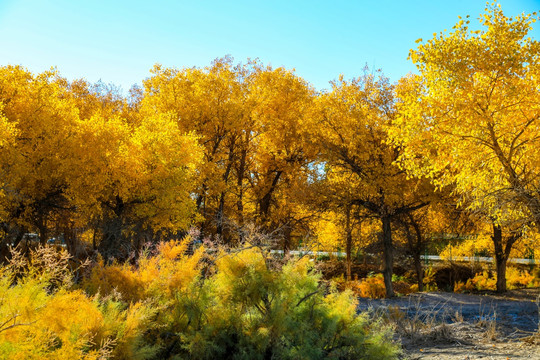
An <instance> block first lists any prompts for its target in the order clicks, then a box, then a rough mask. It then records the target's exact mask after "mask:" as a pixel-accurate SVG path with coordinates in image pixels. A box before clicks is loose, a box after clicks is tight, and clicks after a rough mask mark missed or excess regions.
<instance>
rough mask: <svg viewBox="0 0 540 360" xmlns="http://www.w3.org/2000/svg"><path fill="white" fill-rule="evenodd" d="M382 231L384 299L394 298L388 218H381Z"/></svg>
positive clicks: (391, 249)
mask: <svg viewBox="0 0 540 360" xmlns="http://www.w3.org/2000/svg"><path fill="white" fill-rule="evenodd" d="M381 220H382V230H383V258H384V269H383V277H384V287H385V289H386V297H388V298H390V297H394V296H395V294H394V289H393V287H392V273H393V267H394V254H393V250H394V249H393V245H392V227H391V224H390V217H389V216H383V217H382V219H381Z"/></svg>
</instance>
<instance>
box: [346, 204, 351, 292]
mask: <svg viewBox="0 0 540 360" xmlns="http://www.w3.org/2000/svg"><path fill="white" fill-rule="evenodd" d="M345 215H346V224H345V231H346V232H347V239H346V242H345V254H346V265H347V281H351V280H352V274H351V251H352V229H351V206H350V205H349V204H348V205H347V208H346V214H345Z"/></svg>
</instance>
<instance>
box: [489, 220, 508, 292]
mask: <svg viewBox="0 0 540 360" xmlns="http://www.w3.org/2000/svg"><path fill="white" fill-rule="evenodd" d="M491 239H492V240H493V245H494V248H495V266H496V268H497V292H499V293H502V292H505V291H506V260H507V258H506V256H505V253H504V251H503V243H502V242H503V238H502V229H501V226H500V225H495V224H493V236H492V237H491Z"/></svg>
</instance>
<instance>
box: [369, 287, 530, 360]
mask: <svg viewBox="0 0 540 360" xmlns="http://www.w3.org/2000/svg"><path fill="white" fill-rule="evenodd" d="M539 297H540V289H523V290H515V291H510V292H508V293H507V294H505V295H504V296H499V295H496V294H479V295H472V294H454V293H444V292H432V293H417V294H412V295H410V296H404V297H398V298H393V299H381V300H375V299H363V298H361V299H360V303H359V310H360V311H368V312H370V313H372V314H373V315H374V316H383V318H385V319H387V320H388V321H389V322H390V323H391V324H393V325H394V327H395V329H396V332H397V334H398V336H399V337H398V339H397V340H398V341H400V342H401V343H402V344H403V349H404V356H403V358H404V359H411V360H412V359H414V360H416V359H437V360H458V359H459V360H465V359H467V360H472V359H497V360H498V359H505V360H508V359H535V360H540V332H539V329H538V325H539V311H540V310H539V309H540V304H539Z"/></svg>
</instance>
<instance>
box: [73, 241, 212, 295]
mask: <svg viewBox="0 0 540 360" xmlns="http://www.w3.org/2000/svg"><path fill="white" fill-rule="evenodd" d="M190 241H191V238H190V237H186V238H185V239H184V240H182V241H175V240H172V241H169V242H164V243H161V244H160V245H159V246H158V248H157V254H156V255H154V256H149V255H147V254H143V255H142V256H141V258H140V259H139V263H138V265H137V266H133V265H129V264H123V265H118V264H113V265H108V266H106V265H104V263H103V261H100V262H98V263H97V264H96V265H95V266H94V268H93V269H92V272H91V274H90V277H89V278H88V279H86V280H85V281H84V283H83V287H84V288H85V289H86V290H87V291H88V292H89V293H90V294H97V293H99V294H101V295H110V294H119V295H121V297H122V299H123V300H125V301H132V302H136V301H141V300H144V299H149V298H152V297H155V296H166V297H167V298H169V299H170V298H173V297H174V294H175V292H183V291H186V290H187V289H188V287H189V286H190V285H191V284H192V283H193V282H194V281H195V280H196V279H197V278H198V276H199V262H200V260H201V258H202V256H203V253H204V248H202V247H200V248H199V249H197V250H196V251H195V253H194V254H193V255H191V256H188V255H186V250H187V246H188V244H189V242H190Z"/></svg>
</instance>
